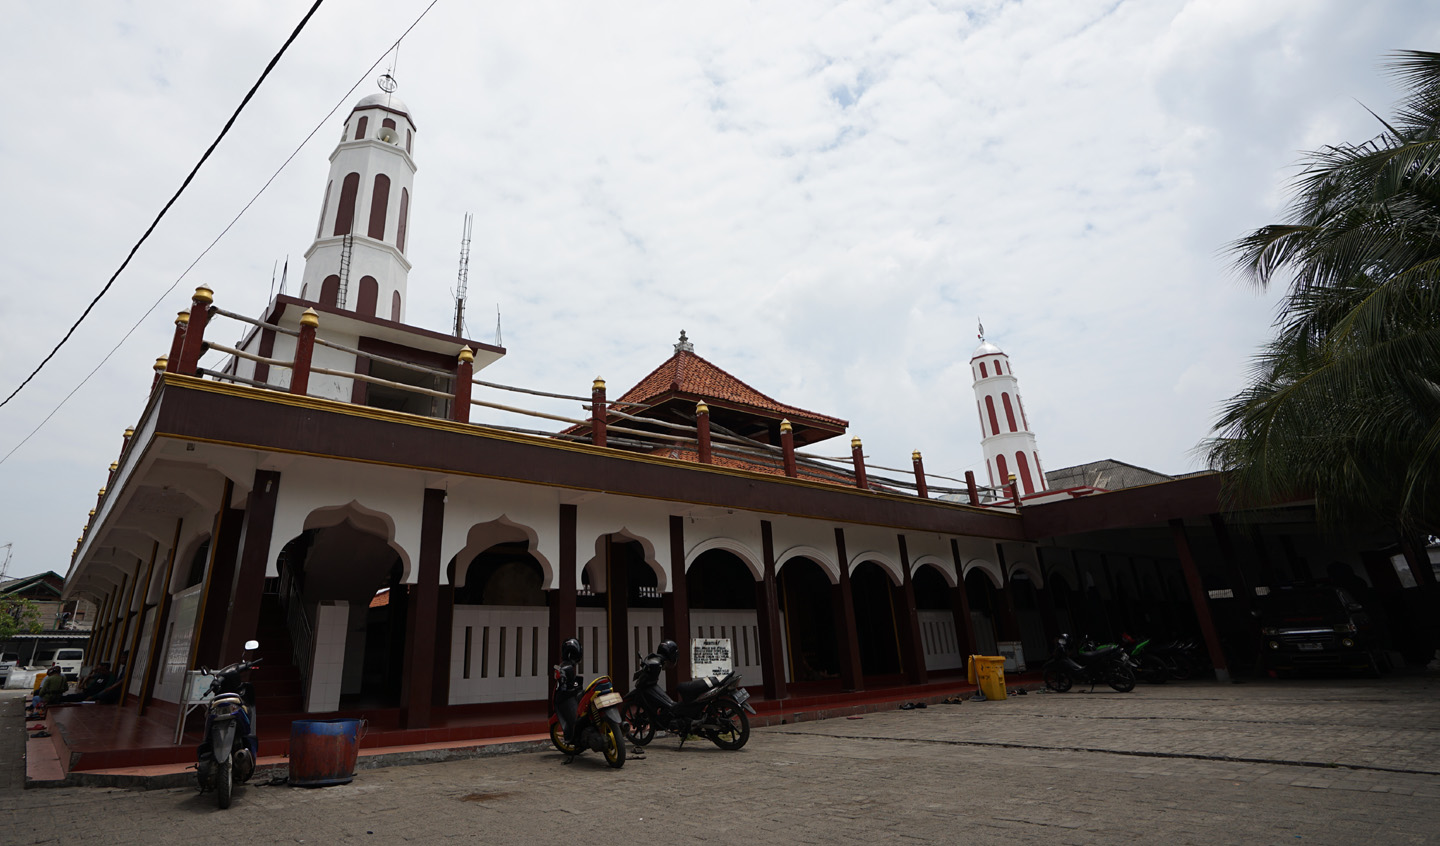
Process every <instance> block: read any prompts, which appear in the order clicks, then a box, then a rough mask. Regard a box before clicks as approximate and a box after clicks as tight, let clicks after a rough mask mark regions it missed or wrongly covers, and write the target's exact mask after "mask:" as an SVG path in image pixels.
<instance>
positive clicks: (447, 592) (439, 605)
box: [430, 585, 455, 708]
mask: <svg viewBox="0 0 1440 846" xmlns="http://www.w3.org/2000/svg"><path fill="white" fill-rule="evenodd" d="M454 631H455V587H454V586H453V585H441V586H440V588H439V590H438V591H437V592H436V594H435V672H434V676H433V681H432V684H431V685H430V704H431V706H432V707H434V708H443V707H445V706H446V705H449V704H450V645H451V643H452V641H453V638H454Z"/></svg>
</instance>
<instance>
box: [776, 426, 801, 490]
mask: <svg viewBox="0 0 1440 846" xmlns="http://www.w3.org/2000/svg"><path fill="white" fill-rule="evenodd" d="M780 461H781V464H782V465H783V466H784V468H785V475H786V476H789V477H790V478H792V479H793V478H795V477H796V476H799V475H800V472H799V470H798V469H797V468H796V466H795V428H794V427H793V426H791V425H790V421H789V420H781V421H780Z"/></svg>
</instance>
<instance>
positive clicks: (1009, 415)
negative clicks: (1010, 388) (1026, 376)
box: [1000, 393, 1015, 432]
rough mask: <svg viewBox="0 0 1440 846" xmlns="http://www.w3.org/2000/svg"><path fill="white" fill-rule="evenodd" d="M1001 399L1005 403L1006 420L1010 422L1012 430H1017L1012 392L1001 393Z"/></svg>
mask: <svg viewBox="0 0 1440 846" xmlns="http://www.w3.org/2000/svg"><path fill="white" fill-rule="evenodd" d="M1000 401H1001V402H1003V403H1005V422H1006V423H1009V424H1010V431H1012V432H1013V431H1015V409H1014V408H1013V407H1012V406H1011V405H1010V394H1008V393H1005V394H1001V395H1000Z"/></svg>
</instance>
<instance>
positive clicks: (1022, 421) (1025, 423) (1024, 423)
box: [1015, 394, 1030, 432]
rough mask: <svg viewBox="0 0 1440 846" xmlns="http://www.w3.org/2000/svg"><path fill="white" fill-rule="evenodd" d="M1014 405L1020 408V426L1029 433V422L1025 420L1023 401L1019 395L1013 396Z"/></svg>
mask: <svg viewBox="0 0 1440 846" xmlns="http://www.w3.org/2000/svg"><path fill="white" fill-rule="evenodd" d="M1015 404H1016V405H1019V406H1020V425H1022V426H1024V427H1025V431H1027V432H1028V431H1030V421H1029V420H1026V419H1025V400H1023V399H1021V398H1020V395H1019V394H1016V395H1015Z"/></svg>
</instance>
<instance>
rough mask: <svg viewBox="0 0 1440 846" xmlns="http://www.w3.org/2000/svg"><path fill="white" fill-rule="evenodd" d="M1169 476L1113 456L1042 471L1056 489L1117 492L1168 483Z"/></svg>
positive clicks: (1049, 484)
mask: <svg viewBox="0 0 1440 846" xmlns="http://www.w3.org/2000/svg"><path fill="white" fill-rule="evenodd" d="M1173 478H1175V477H1174V476H1166V475H1165V474H1164V473H1156V472H1155V471H1154V470H1146V469H1145V468H1144V467H1136V466H1135V465H1134V464H1126V463H1125V462H1123V461H1116V460H1115V459H1113V458H1106V459H1104V460H1102V461H1092V462H1090V463H1089V464H1077V465H1075V466H1074V467H1062V468H1061V469H1059V470H1051V471H1050V472H1048V473H1046V474H1045V482H1046V484H1047V485H1048V486H1049V487H1050V488H1053V489H1057V490H1058V489H1061V488H1094V489H1095V490H1097V491H1118V490H1122V489H1124V488H1137V487H1139V486H1141V485H1153V484H1156V483H1158V482H1168V481H1170V480H1171V479H1173Z"/></svg>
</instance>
